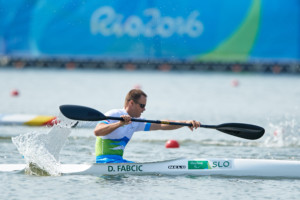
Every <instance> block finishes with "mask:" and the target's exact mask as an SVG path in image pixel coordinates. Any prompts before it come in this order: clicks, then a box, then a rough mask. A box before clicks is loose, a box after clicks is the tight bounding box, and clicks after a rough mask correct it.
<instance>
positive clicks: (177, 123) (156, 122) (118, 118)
mask: <svg viewBox="0 0 300 200" xmlns="http://www.w3.org/2000/svg"><path fill="white" fill-rule="evenodd" d="M106 119H111V120H120V121H124V119H123V118H122V117H111V116H106ZM131 121H133V122H147V123H154V124H168V125H177V126H193V124H191V123H181V122H169V121H161V120H146V119H135V118H131ZM201 127H202V128H214V129H215V128H216V127H217V126H212V125H202V124H201Z"/></svg>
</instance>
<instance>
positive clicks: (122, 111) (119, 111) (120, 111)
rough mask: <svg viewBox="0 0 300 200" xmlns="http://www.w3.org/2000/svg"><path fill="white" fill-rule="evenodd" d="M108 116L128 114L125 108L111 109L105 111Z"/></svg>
mask: <svg viewBox="0 0 300 200" xmlns="http://www.w3.org/2000/svg"><path fill="white" fill-rule="evenodd" d="M105 115H106V116H121V115H128V114H127V112H126V110H125V109H121V108H120V109H111V110H109V111H107V112H106V113H105Z"/></svg>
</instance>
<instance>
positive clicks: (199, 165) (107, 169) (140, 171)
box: [0, 158, 300, 178]
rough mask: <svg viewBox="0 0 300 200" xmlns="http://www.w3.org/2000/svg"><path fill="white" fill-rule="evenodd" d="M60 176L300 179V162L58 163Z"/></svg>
mask: <svg viewBox="0 0 300 200" xmlns="http://www.w3.org/2000/svg"><path fill="white" fill-rule="evenodd" d="M26 168H27V165H26V164H0V173H2V172H18V171H19V172H22V171H25V169H26ZM59 171H60V173H61V175H95V176H101V175H119V174H133V175H176V176H177V175H192V176H231V177H270V178H277V177H278V178H280V177H281V178H300V161H295V160H266V159H224V158H211V159H207V158H203V159H202V158H199V159H185V158H180V159H174V160H166V161H158V162H144V163H139V162H138V163H105V164H102V163H101V164H100V163H99V164H97V163H93V164H61V165H60V166H59Z"/></svg>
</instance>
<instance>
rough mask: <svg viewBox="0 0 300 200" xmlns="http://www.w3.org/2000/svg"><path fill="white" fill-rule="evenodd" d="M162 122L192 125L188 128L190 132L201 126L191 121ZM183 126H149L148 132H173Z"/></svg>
mask: <svg viewBox="0 0 300 200" xmlns="http://www.w3.org/2000/svg"><path fill="white" fill-rule="evenodd" d="M162 121H168V122H179V123H188V124H193V126H189V128H190V129H191V131H193V130H194V128H195V129H197V128H199V127H200V126H201V124H200V122H198V121H195V120H191V121H170V120H162ZM181 127H183V126H180V125H169V124H151V126H150V131H155V130H175V129H179V128H181Z"/></svg>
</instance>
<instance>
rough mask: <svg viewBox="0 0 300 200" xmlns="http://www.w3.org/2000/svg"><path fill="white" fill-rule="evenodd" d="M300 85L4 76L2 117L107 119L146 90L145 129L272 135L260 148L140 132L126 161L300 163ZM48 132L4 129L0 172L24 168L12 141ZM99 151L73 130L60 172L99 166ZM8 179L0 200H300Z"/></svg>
mask: <svg viewBox="0 0 300 200" xmlns="http://www.w3.org/2000/svg"><path fill="white" fill-rule="evenodd" d="M234 81H238V82H239V85H238V86H237V87H234V86H232V84H233V82H234ZM299 85H300V78H299V77H297V76H282V75H280V76H274V75H264V74H214V73H199V72H197V73H191V72H180V73H179V72H178V73H177V72H172V73H162V72H151V71H144V72H126V71H88V70H86V71H81V70H73V71H65V70H32V69H31V70H4V69H1V70H0V113H2V114H5V113H6V114H9V113H23V114H42V115H56V116H57V115H58V114H59V110H58V107H59V105H62V104H78V105H85V106H89V107H93V108H96V109H98V110H100V111H101V112H106V111H107V110H109V109H112V108H120V107H122V106H123V102H124V97H125V95H126V93H127V92H128V91H129V90H130V89H131V88H133V87H137V86H139V87H141V88H142V89H143V90H144V91H145V92H146V93H147V94H148V102H147V107H146V111H145V113H143V116H144V117H145V118H147V119H160V120H162V119H178V120H187V119H197V120H199V121H200V122H201V123H203V124H212V125H215V124H220V123H226V122H242V123H250V124H256V125H259V126H262V127H264V128H265V129H266V133H265V135H264V136H263V138H261V139H259V140H256V141H249V140H245V139H240V138H236V137H233V136H230V135H226V134H224V133H221V132H218V131H215V130H208V129H198V130H196V131H194V132H191V131H189V129H187V128H182V129H179V130H174V131H155V132H146V133H144V132H141V133H136V134H135V135H134V136H133V139H132V140H131V141H130V143H129V144H128V145H127V147H126V151H125V156H124V157H125V158H126V159H129V160H133V161H156V160H165V159H172V158H178V157H187V158H197V157H220V158H225V157H226V158H261V159H285V160H300V154H299V153H300V125H299V119H300V111H299V102H300V101H299V100H300V87H299ZM13 89H18V90H19V92H20V96H19V97H11V96H10V92H11V91H12V90H13ZM91 126H92V125H91ZM49 130H51V128H49V127H25V126H24V127H23V126H0V158H1V159H0V163H25V159H24V158H23V157H22V155H21V154H20V153H19V152H18V150H17V147H16V146H15V145H14V144H13V143H12V140H11V138H12V137H15V136H18V135H22V136H24V135H26V134H34V133H37V134H45V133H48V132H49ZM54 138H56V137H54ZM169 139H176V140H178V141H179V143H180V148H179V149H166V148H165V147H164V144H165V142H166V141H167V140H169ZM54 140H55V139H54ZM94 143H95V137H94V136H93V132H92V128H76V129H72V132H71V133H70V135H69V137H68V140H67V141H66V143H65V145H64V146H63V147H62V148H61V150H60V153H59V158H58V159H59V162H61V163H91V162H94ZM28 148H32V147H28ZM56 151H57V149H56ZM0 178H1V180H2V184H1V187H0V197H1V199H41V198H43V199H71V198H74V199H101V198H122V199H141V198H142V199H175V198H176V199H179V198H190V199H204V198H212V199H241V198H242V199H298V196H299V194H300V192H299V183H300V180H297V179H295V180H294V179H275V178H274V179H264V178H249V177H248V178H247V177H243V178H234V177H192V176H174V177H173V176H132V175H125V176H109V177H107V176H100V177H95V176H33V175H26V174H23V173H0Z"/></svg>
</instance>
